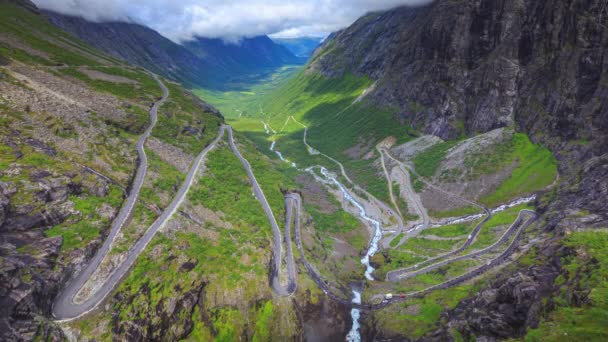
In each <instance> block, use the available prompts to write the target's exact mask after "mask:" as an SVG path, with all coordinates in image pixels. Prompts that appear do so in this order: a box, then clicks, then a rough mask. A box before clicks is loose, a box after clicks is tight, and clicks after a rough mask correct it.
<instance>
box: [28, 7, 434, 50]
mask: <svg viewBox="0 0 608 342" xmlns="http://www.w3.org/2000/svg"><path fill="white" fill-rule="evenodd" d="M33 1H34V2H35V3H36V5H38V6H39V7H40V8H43V9H47V10H51V11H55V12H59V13H63V14H68V15H74V16H80V17H83V18H85V19H87V20H90V21H96V22H103V21H125V22H135V23H139V24H143V25H146V26H149V27H151V28H153V29H155V30H157V31H158V32H160V33H161V34H163V35H164V36H166V37H168V38H170V39H172V40H174V41H178V42H179V41H185V40H189V39H192V38H193V37H196V36H200V37H208V38H223V39H225V40H229V41H234V40H238V39H240V38H243V37H253V36H258V35H262V34H271V35H272V36H273V37H282V38H294V37H301V36H324V35H326V34H328V33H330V32H333V31H336V30H339V29H341V28H344V27H346V26H348V25H350V24H351V23H352V22H353V21H354V20H356V19H357V18H358V17H360V16H361V15H363V14H365V13H367V12H370V11H378V10H385V9H390V8H393V7H396V6H400V5H410V6H418V5H423V4H426V3H429V2H431V1H432V0H265V1H264V0H248V1H243V0H181V1H176V0H33Z"/></svg>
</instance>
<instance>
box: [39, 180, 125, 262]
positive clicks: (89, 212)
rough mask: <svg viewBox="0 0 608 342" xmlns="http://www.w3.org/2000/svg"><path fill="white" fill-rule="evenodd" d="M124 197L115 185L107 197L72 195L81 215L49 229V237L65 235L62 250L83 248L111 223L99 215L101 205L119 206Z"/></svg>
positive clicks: (47, 232)
mask: <svg viewBox="0 0 608 342" xmlns="http://www.w3.org/2000/svg"><path fill="white" fill-rule="evenodd" d="M122 198H123V193H122V190H120V189H119V188H117V187H115V186H111V187H110V192H109V194H108V196H107V197H97V196H90V195H89V196H81V197H78V196H70V200H71V201H72V202H74V209H76V210H78V211H79V212H80V215H73V216H72V217H70V218H68V220H67V221H66V222H65V223H63V224H60V225H57V226H54V227H53V228H51V229H49V230H47V231H46V235H47V236H49V237H53V236H61V237H63V244H62V245H61V250H62V251H65V252H67V251H71V250H73V249H75V248H82V247H84V246H86V245H87V244H88V243H89V242H90V241H91V240H93V239H95V238H97V237H98V236H99V232H100V231H101V229H103V228H104V227H106V226H108V224H109V220H108V219H107V218H102V217H100V215H99V209H100V208H101V206H102V205H104V204H106V205H109V206H111V207H113V208H117V207H119V206H120V204H121V203H122Z"/></svg>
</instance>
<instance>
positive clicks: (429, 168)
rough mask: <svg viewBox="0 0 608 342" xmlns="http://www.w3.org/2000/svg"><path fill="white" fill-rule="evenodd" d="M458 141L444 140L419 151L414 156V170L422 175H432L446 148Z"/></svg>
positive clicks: (446, 151) (446, 150)
mask: <svg viewBox="0 0 608 342" xmlns="http://www.w3.org/2000/svg"><path fill="white" fill-rule="evenodd" d="M457 143H458V141H456V140H453V141H444V142H441V143H437V144H435V145H433V146H431V147H429V148H427V149H425V150H424V151H422V152H419V153H418V154H416V156H415V157H414V168H415V169H416V172H417V173H418V174H419V175H421V176H423V177H433V176H434V175H435V173H436V172H437V169H438V168H439V165H440V164H441V161H443V158H445V156H446V154H447V153H448V150H449V149H450V148H452V147H454V146H455V145H456V144H457Z"/></svg>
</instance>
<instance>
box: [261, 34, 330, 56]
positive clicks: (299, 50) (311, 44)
mask: <svg viewBox="0 0 608 342" xmlns="http://www.w3.org/2000/svg"><path fill="white" fill-rule="evenodd" d="M272 40H273V41H274V42H275V43H277V44H281V45H283V46H285V47H286V48H287V49H289V51H291V53H293V54H294V55H296V56H298V57H306V58H308V57H310V55H312V53H313V51H315V49H316V48H317V47H318V46H319V45H320V44H321V41H322V40H323V39H321V38H319V37H300V38H273V39H272Z"/></svg>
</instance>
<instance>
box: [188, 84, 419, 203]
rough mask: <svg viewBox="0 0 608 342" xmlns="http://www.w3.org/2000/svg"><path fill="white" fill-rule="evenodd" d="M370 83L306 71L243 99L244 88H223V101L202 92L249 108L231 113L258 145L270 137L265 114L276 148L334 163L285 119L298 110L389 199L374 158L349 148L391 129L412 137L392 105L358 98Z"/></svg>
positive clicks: (304, 161)
mask: <svg viewBox="0 0 608 342" xmlns="http://www.w3.org/2000/svg"><path fill="white" fill-rule="evenodd" d="M285 75H287V74H284V75H283V76H285ZM370 84H371V81H370V80H369V79H366V78H362V77H356V76H353V75H346V76H344V77H342V78H333V79H328V78H325V77H323V76H321V75H319V74H316V73H312V74H308V73H306V72H301V73H300V74H298V75H297V76H295V77H294V78H292V79H291V80H289V81H288V82H285V81H284V80H282V81H276V83H275V87H276V86H278V85H282V86H280V87H278V88H277V89H274V91H270V90H269V89H268V88H264V91H263V93H262V94H261V96H257V97H256V98H257V100H242V97H243V95H242V93H240V94H236V95H235V94H232V95H233V96H231V94H223V95H222V96H224V97H223V98H222V99H221V101H218V100H217V96H212V97H209V98H208V97H205V95H206V94H207V95H209V92H199V93H198V94H199V95H201V96H203V98H204V99H208V100H209V101H210V102H211V103H214V104H217V105H218V106H219V107H220V108H227V109H228V110H230V111H234V109H233V108H234V107H235V106H234V105H233V104H232V103H233V102H239V101H241V102H239V104H238V106H240V109H239V110H242V111H243V113H245V114H243V116H242V117H241V118H238V117H234V115H235V114H234V113H231V114H230V115H229V116H230V117H231V118H232V119H233V121H231V123H232V124H233V125H234V127H235V128H237V129H238V130H240V131H242V132H245V133H246V134H247V135H248V136H249V137H250V138H251V139H252V140H253V141H254V142H255V143H257V144H258V145H260V146H262V145H267V144H269V143H270V142H269V141H268V140H267V137H265V136H264V134H263V132H264V128H263V125H262V123H261V120H264V121H266V122H267V123H269V124H270V126H271V127H272V128H273V129H274V130H275V131H278V132H279V134H278V135H276V136H275V137H274V139H275V140H277V149H278V150H280V151H281V152H282V153H283V154H284V155H285V156H286V157H287V158H288V159H289V160H291V161H295V162H296V163H297V164H299V165H303V166H309V165H314V164H323V165H326V166H329V167H332V168H335V165H333V164H332V163H331V162H329V161H328V160H326V159H324V158H322V157H320V156H314V157H311V156H310V155H309V154H308V152H307V151H306V148H305V147H304V145H303V143H302V137H303V131H304V129H303V128H302V127H301V126H300V125H298V124H296V123H294V122H292V121H290V122H287V124H286V120H287V118H288V117H289V116H294V117H295V118H296V119H297V120H298V121H300V122H301V123H303V124H305V125H307V126H309V130H308V139H307V140H308V142H309V143H310V144H311V145H313V146H314V147H317V148H318V149H319V150H321V151H322V152H324V153H326V154H328V155H330V156H332V157H334V158H336V159H338V160H340V161H341V162H343V163H344V164H345V166H346V167H347V169H348V172H349V173H350V175H351V176H352V178H354V179H355V180H356V182H357V183H359V184H360V185H362V186H364V187H366V188H367V189H368V190H369V191H370V192H372V193H373V194H374V195H376V196H377V197H379V198H382V199H388V194H387V192H388V191H387V189H386V184H383V182H382V179H379V178H378V177H377V175H376V172H377V171H376V170H375V168H372V167H371V162H372V160H373V159H368V160H361V159H360V158H361V157H362V156H359V157H358V158H351V157H348V156H347V155H346V154H345V153H344V151H345V150H347V149H348V148H350V147H353V146H355V145H357V144H359V143H361V144H362V145H364V146H365V149H367V150H373V146H374V145H375V144H376V143H378V142H379V141H380V140H381V139H383V138H385V137H386V136H389V135H393V136H395V137H397V138H398V140H399V141H405V140H407V139H408V138H409V135H408V132H409V130H408V129H407V128H406V127H404V126H401V125H399V124H397V122H396V121H395V119H394V117H393V111H391V110H390V109H383V108H375V107H372V106H369V105H368V104H366V103H365V101H362V102H359V103H356V104H353V102H354V100H355V99H356V98H357V97H359V96H360V95H361V93H362V92H363V90H365V89H366V88H367V87H368V86H369V85H370ZM254 89H255V88H254ZM251 96H253V95H251ZM227 102H231V105H227V104H226V103H227ZM282 128H284V130H281V129H282ZM264 147H266V146H264ZM367 150H365V151H367ZM374 153H375V152H374Z"/></svg>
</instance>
